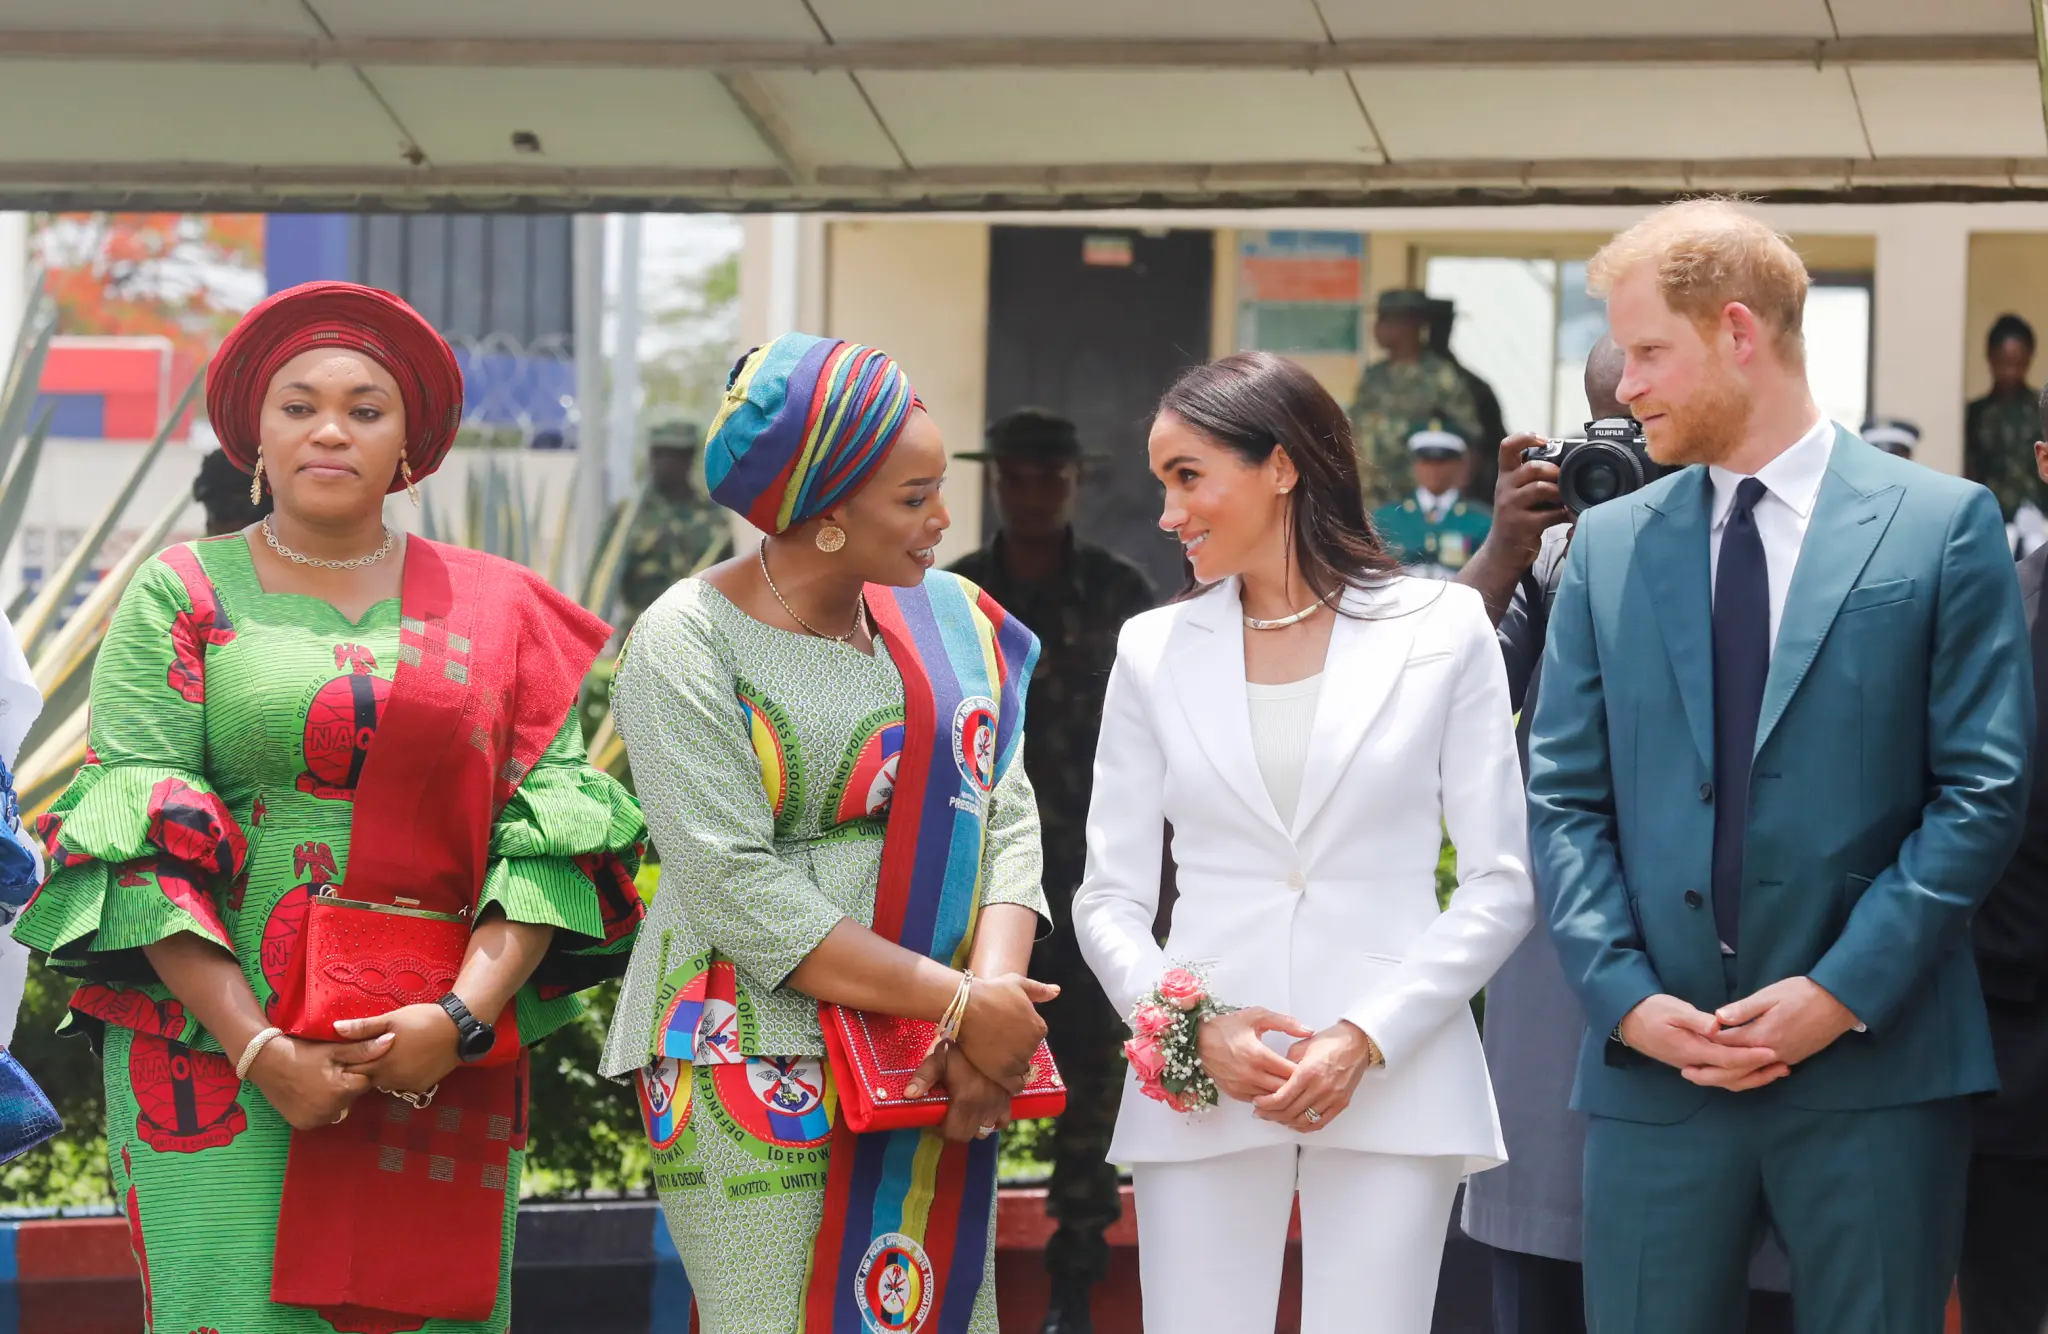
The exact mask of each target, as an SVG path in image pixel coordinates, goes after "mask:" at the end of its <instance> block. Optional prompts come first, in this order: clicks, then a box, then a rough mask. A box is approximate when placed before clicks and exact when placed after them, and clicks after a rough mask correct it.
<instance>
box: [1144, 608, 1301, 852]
mask: <svg viewBox="0 0 2048 1334" xmlns="http://www.w3.org/2000/svg"><path fill="white" fill-rule="evenodd" d="M1238 605H1239V604H1238V594H1237V581H1236V580H1235V579H1232V580H1230V581H1228V582H1227V583H1226V584H1225V585H1224V586H1223V587H1221V588H1218V589H1215V590H1214V591H1212V592H1208V593H1204V594H1202V595H1201V596H1200V597H1199V598H1197V599H1195V601H1194V602H1192V603H1191V604H1189V607H1188V614H1187V617H1186V619H1184V620H1183V621H1182V622H1181V628H1180V631H1179V633H1178V634H1177V635H1175V636H1174V640H1175V642H1173V643H1171V644H1169V645H1168V646H1167V653H1166V657H1167V661H1168V662H1169V663H1170V664H1171V668H1170V670H1171V672H1172V674H1173V683H1174V690H1175V694H1176V695H1178V696H1179V699H1180V706H1181V708H1182V709H1183V710H1184V711H1185V712H1186V713H1187V720H1188V730H1189V731H1190V732H1192V733H1193V734H1194V736H1195V740H1196V742H1197V743H1198V744H1200V746H1201V747H1202V751H1203V753H1204V754H1206V755H1207V756H1208V757H1209V763H1211V764H1213V765H1215V766H1216V771H1217V772H1218V773H1220V774H1221V775H1222V776H1223V781H1224V782H1225V783H1226V784H1227V785H1228V786H1229V787H1230V790H1231V791H1233V792H1235V793H1236V794H1237V797H1238V800H1240V801H1242V802H1243V803H1244V804H1245V805H1246V806H1248V807H1250V808H1251V810H1252V812H1253V813H1254V814H1255V815H1257V816H1258V817H1259V818H1260V819H1262V820H1264V821H1265V822H1266V823H1267V824H1269V825H1271V826H1272V827H1273V829H1274V830H1275V831H1277V832H1279V833H1281V834H1285V833H1286V832H1287V831H1286V827H1285V826H1283V825H1282V824H1281V823H1280V813H1279V812H1278V811H1277V810H1275V809H1274V807H1273V797H1272V794H1271V793H1269V792H1267V791H1266V780H1265V779H1264V778H1262V777H1261V776H1260V774H1259V761H1258V757H1257V756H1256V755H1254V754H1253V753H1252V714H1251V705H1250V703H1249V701H1248V700H1247V698H1246V696H1245V689H1244V633H1243V631H1242V630H1241V629H1240V628H1239V617H1238V613H1237V608H1238Z"/></svg>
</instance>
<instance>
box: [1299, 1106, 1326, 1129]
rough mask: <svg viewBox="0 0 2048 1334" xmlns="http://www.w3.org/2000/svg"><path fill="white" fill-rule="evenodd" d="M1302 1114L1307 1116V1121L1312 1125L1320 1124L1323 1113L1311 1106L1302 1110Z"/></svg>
mask: <svg viewBox="0 0 2048 1334" xmlns="http://www.w3.org/2000/svg"><path fill="white" fill-rule="evenodd" d="M1302 1115H1303V1116H1305V1117H1307V1118H1308V1123H1309V1124H1310V1125H1312V1126H1317V1125H1321V1124H1322V1123H1323V1114H1322V1113H1321V1112H1319V1111H1317V1110H1316V1109H1315V1108H1313V1107H1311V1108H1309V1109H1308V1110H1307V1111H1305V1112H1303V1113H1302Z"/></svg>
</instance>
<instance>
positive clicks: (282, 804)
mask: <svg viewBox="0 0 2048 1334" xmlns="http://www.w3.org/2000/svg"><path fill="white" fill-rule="evenodd" d="M400 636H401V612H400V602H399V600H398V599H396V598H394V599H391V600H389V601H386V602H382V603H379V604H378V605H376V606H374V607H372V608H371V609H370V610H369V611H368V612H367V613H366V614H365V615H364V616H363V618H362V619H361V620H360V621H350V620H349V619H348V618H347V617H346V616H344V615H343V614H342V613H341V612H340V611H338V610H336V609H335V608H334V607H333V606H332V605H330V604H328V603H326V602H324V601H321V600H318V599H316V598H310V597H304V596H298V595H294V594H283V593H266V592H264V591H263V589H262V588H261V586H260V585H259V584H258V582H257V579H256V575H255V569H254V566H253V563H252V561H251V558H250V552H249V547H248V544H247V542H246V540H245V539H243V538H242V537H240V536H235V537H230V538H223V539H218V540H214V541H208V542H200V543H194V544H190V545H188V546H181V547H174V548H172V549H170V550H168V551H166V552H164V553H162V554H161V555H159V556H157V557H154V558H152V559H151V560H150V561H149V563H148V564H147V565H145V566H144V567H143V568H142V570H141V571H140V573H139V574H138V575H137V577H136V580H135V583H134V584H133V586H131V587H130V588H129V590H128V591H127V593H126V595H125V596H124V597H123V598H122V600H121V605H120V609H119V611H118V613H117V614H116V616H115V618H114V624H113V627H112V629H111V630H110V632H109V633H108V636H107V638H106V641H105V644H104V646H103V647H102V648H101V650H100V654H99V660H98V663H97V666H96V668H95V671H94V674H93V682H92V724H91V744H92V753H91V756H90V757H89V761H88V763H87V765H86V766H85V767H84V768H82V769H81V770H80V771H79V774H78V776H77V778H76V779H75V780H74V781H73V782H72V784H71V786H70V788H69V789H68V790H67V791H66V792H65V793H64V795H63V796H62V797H61V798H60V799H59V800H58V801H57V803H56V805H55V806H54V807H53V808H52V810H51V812H50V814H49V815H48V816H46V817H45V818H44V821H43V822H42V825H41V833H42V835H43V837H44V838H45V840H46V843H47V846H48V848H49V851H50V854H51V868H52V869H51V874H50V877H49V879H48V881H47V882H46V883H45V885H44V886H43V888H42V890H41V891H40V892H39V894H38V895H37V897H36V898H35V899H34V900H33V901H32V902H31V904H30V905H29V907H28V908H27V909H26V910H25V911H24V913H23V915H22V917H21V919H20V921H19V922H18V923H17V924H16V926H15V928H14V934H15V936H16V937H17V938H18V939H20V940H22V941H24V942H26V943H27V944H29V945H30V946H32V947H34V948H36V949H39V950H43V951H46V952H47V953H49V954H50V956H51V958H52V961H53V963H55V964H56V965H58V966H59V967H63V968H66V969H70V970H74V971H76V972H78V973H80V974H81V975H82V976H83V977H84V978H85V979H86V981H85V984H84V985H83V986H82V987H80V989H79V990H78V992H77V994H76V995H75V996H74V997H73V998H72V1001H71V1014H70V1017H69V1018H68V1019H67V1021H66V1023H67V1026H76V1027H80V1028H83V1029H85V1030H86V1031H87V1032H88V1033H89V1034H90V1035H92V1036H94V1037H96V1038H99V1039H100V1040H101V1045H102V1051H103V1055H104V1063H105V1074H106V1100H107V1153H108V1158H109V1160H110V1165H111V1168H112V1171H113V1177H114V1185H115V1190H116V1192H117V1195H118V1196H119V1198H121V1200H122V1201H123V1202H124V1203H125V1205H126V1209H127V1214H128V1222H129V1229H130V1237H131V1240H132V1242H133V1245H134V1249H135V1254H136V1259H137V1261H138V1262H139V1264H140V1266H141V1269H142V1276H143V1289H144V1300H145V1303H146V1306H147V1322H148V1328H149V1329H150V1330H152V1331H159V1332H162V1334H187V1332H188V1331H194V1330H217V1331H219V1332H220V1334H259V1332H270V1331H278V1332H285V1331H289V1332H291V1334H297V1332H299V1331H308V1332H312V1331H318V1332H321V1334H325V1332H326V1331H329V1330H340V1331H348V1330H376V1331H378V1332H379V1334H385V1332H387V1331H396V1330H412V1329H426V1330H435V1331H456V1330H463V1331H470V1330H474V1331H494V1332H495V1331H503V1330H504V1329H506V1327H507V1324H508V1320H509V1308H510V1297H509V1288H510V1284H509V1276H510V1271H511V1262H512V1226H513V1220H514V1217H515V1216H516V1209H514V1208H510V1207H508V1208H506V1209H505V1210H504V1242H503V1251H502V1262H501V1270H500V1279H499V1286H498V1296H497V1302H496V1306H495V1309H494V1310H493V1311H492V1313H491V1315H490V1317H489V1319H487V1320H484V1321H481V1322H475V1321H470V1322H450V1321H444V1320H432V1321H429V1320H426V1319H425V1318H423V1317H399V1318H397V1319H393V1318H392V1317H391V1316H390V1315H389V1314H388V1313H374V1312H366V1311H361V1310H359V1309H347V1310H328V1311H316V1310H314V1309H310V1308H306V1307H298V1306H285V1305H279V1304H275V1303H273V1302H271V1300H270V1291H271V1275H272V1253H273V1247H274V1245H275V1241H276V1237H277V1230H278V1220H279V1201H280V1195H281V1191H282V1188H283V1181H284V1177H285V1168H286V1156H287V1149H288V1146H289V1143H290V1140H291V1134H292V1132H291V1130H290V1128H289V1127H288V1126H287V1125H286V1124H285V1122H284V1120H283V1119H282V1118H281V1117H280V1116H279V1115H278V1113H277V1112H276V1111H275V1110H274V1109H273V1108H272V1107H271V1105H270V1103H269V1102H268V1101H267V1100H266V1099H265V1098H264V1096H263V1095H262V1093H260V1092H259V1091H258V1090H257V1088H256V1086H255V1085H254V1084H253V1083H250V1084H243V1083H238V1081H237V1080H236V1079H235V1074H234V1068H233V1065H232V1063H231V1062H230V1061H229V1060H228V1058H227V1057H226V1056H224V1055H223V1054H222V1052H221V1047H220V1044H219V1043H218V1042H217V1041H216V1040H215V1039H214V1037H213V1035H212V1034H210V1033H208V1032H205V1031H204V1030H202V1029H201V1028H199V1026H198V1025H197V1023H196V1021H195V1020H194V1019H193V1018H192V1016H191V1015H190V1014H189V1013H188V1012H187V1011H186V1009H185V1007H184V1006H183V1005H181V1004H180V1003H179V1002H178V1000H177V999H176V998H175V997H173V996H172V995H171V994H170V992H169V990H168V989H167V988H165V987H164V986H163V985H161V984H160V983H158V982H157V981H156V980H155V978H154V975H153V974H152V972H151V970H150V967H149V964H148V962H147V960H146V958H145V956H144V955H143V953H142V947H143V946H145V945H148V944H151V943H152V942H155V941H160V940H163V939H164V938H166V937H168V936H170V935H173V934H175V933H177V932H181V931H185V932H191V933H194V934H196V935H199V936H202V937H205V938H207V939H210V940H214V941H218V942H219V943H221V944H222V945H224V946H226V947H227V948H229V949H230V950H232V951H233V953H234V955H235V957H236V958H237V959H238V960H239V961H240V962H241V966H242V972H243V975H244V976H245V977H246V978H247V979H248V982H249V986H250V987H251V988H252V989H253V990H254V992H255V994H256V998H257V1000H258V1001H259V1002H260V1003H262V1004H263V1005H264V1006H265V1009H266V1013H271V1012H273V1010H274V1006H275V1001H276V989H277V982H278V978H279V970H280V968H281V967H283V965H284V963H285V961H287V960H288V959H290V958H291V957H292V954H293V950H292V946H293V943H294V938H295V937H296V935H297V934H298V932H299V931H300V929H301V927H302V924H303V922H304V920H305V916H306V912H307V904H308V902H309V899H310V897H311V896H312V895H314V894H315V893H317V892H319V891H320V890H321V889H322V888H324V887H326V886H329V885H335V884H339V883H341V882H343V881H345V880H346V878H347V876H348V872H349V835H350V817H351V809H352V805H351V803H352V798H353V795H354V791H355V786H356V782H357V779H358V776H359V775H360V774H361V772H362V769H363V764H364V759H365V757H366V755H367V754H368V753H369V751H370V748H371V747H372V746H373V745H374V744H375V741H376V738H377V729H378V721H379V716H380V713H381V712H382V710H383V708H384V705H385V702H386V700H387V699H388V698H389V696H390V693H391V689H392V677H393V673H394V670H395V669H396V667H397V665H398V663H399V662H400V660H401V637H400ZM408 651H410V652H414V653H415V654H416V650H410V649H409V650H408ZM415 660H416V658H415ZM643 833H644V826H643V825H642V823H641V819H640V812H639V808H638V807H637V805H636V804H635V803H634V801H633V799H632V798H631V797H630V796H629V795H628V794H627V793H626V792H625V790H624V789H623V788H621V787H620V786H619V784H617V783H616V782H614V781H613V780H612V779H610V778H609V777H607V776H605V775H604V774H602V773H599V772H598V771H596V770H594V769H592V768H591V767H590V766H589V765H588V764H587V763H586V762H585V757H584V749H583V745H582V741H581V737H580V735H579V732H578V729H577V727H576V725H575V722H574V719H573V715H572V716H571V719H570V721H568V722H565V723H564V724H563V725H562V727H561V730H560V732H559V733H558V734H557V735H556V736H555V739H554V742H553V744H552V745H550V746H548V747H547V749H546V751H545V753H544V754H543V755H541V756H540V758H539V761H538V762H537V763H536V764H534V766H533V768H532V769H531V771H530V772H528V773H526V774H525V775H524V777H523V779H522V780H520V781H519V782H518V786H517V788H516V790H514V791H513V792H512V795H511V797H510V799H509V800H507V801H505V802H504V804H503V806H502V808H501V809H500V810H499V811H498V814H497V816H496V819H495V822H494V823H493V825H492V827H491V830H490V844H489V861H488V870H487V873H486V875H485V879H484V885H483V890H482V893H481V897H480V898H479V900H478V902H477V911H478V912H481V911H483V910H484V909H485V908H487V907H488V906H489V905H492V904H496V905H498V906H499V907H500V908H502V910H503V911H504V913H505V914H506V916H507V917H509V918H510V919H511V920H513V921H519V922H533V923H548V924H552V925H553V926H554V927H555V928H556V934H555V937H554V945H553V947H552V949H551V950H550V952H549V954H548V956H547V959H546V960H545V961H544V962H543V963H542V964H541V966H540V969H539V970H538V971H537V972H536V973H535V975H534V977H533V979H532V980H531V981H530V982H529V983H528V984H527V986H526V987H525V988H524V989H523V990H522V991H521V992H520V993H519V996H518V999H517V1007H518V1031H519V1033H520V1034H521V1036H522V1037H523V1038H524V1039H525V1040H526V1041H527V1042H529V1043H530V1042H532V1041H535V1040H537V1039H539V1038H541V1037H544V1036H546V1035H547V1034H548V1033H549V1032H551V1031H553V1030H554V1029H556V1028H558V1027H560V1026H561V1025H562V1024H563V1023H565V1022H566V1021H568V1020H569V1019H571V1018H572V1017H574V1016H575V1015H576V1014H577V1013H578V1012H579V1009H580V1004H581V1003H580V1002H579V1001H578V1000H577V998H576V997H575V995H574V994H573V990H574V989H575V988H578V987H583V986H588V985H590V984H592V983H593V982H595V981H597V980H599V979H601V978H603V977H605V976H609V975H613V974H616V973H618V972H620V971H622V970H623V968H624V966H625V963H626V959H627V951H628V950H629V949H630V947H631V945H632V930H633V925H634V923H635V922H636V921H637V917H638V913H639V908H638V903H637V899H635V898H633V897H632V895H631V889H630V875H631V872H632V871H633V869H634V868H635V867H636V866H637V852H636V849H637V847H638V845H639V843H640V841H641V839H642V837H643ZM622 887H623V888H622ZM622 896H623V899H624V900H625V901H622ZM384 1103H391V1104H392V1106H393V1107H394V1108H396V1107H398V1106H399V1104H397V1103H395V1102H392V1100H391V1099H389V1098H387V1097H386V1096H385V1095H383V1094H381V1093H377V1092H375V1091H372V1092H371V1093H369V1094H366V1095H365V1096H364V1098H363V1100H362V1102H361V1103H359V1104H358V1107H357V1115H358V1116H359V1117H360V1116H365V1115H368V1116H378V1115H381V1114H382V1112H383V1111H384V1109H383V1108H382V1107H381V1106H379V1104H384ZM516 1120H517V1122H518V1124H516V1125H514V1126H513V1127H511V1134H510V1147H511V1151H510V1155H509V1161H508V1163H507V1165H506V1169H505V1170H504V1171H503V1172H502V1177H503V1189H504V1191H505V1194H506V1196H507V1197H508V1199H509V1200H512V1201H516V1200H517V1198H518V1192H519V1176H520V1168H521V1166H522V1165H523V1162H524V1157H525V1154H524V1143H525V1130H526V1128H525V1125H524V1121H525V1116H524V1111H523V1101H522V1103H521V1111H520V1114H519V1115H518V1117H517V1118H516ZM315 1133H325V1132H315ZM496 1180H497V1178H496V1177H495V1176H494V1177H491V1178H489V1181H490V1182H491V1184H495V1182H496Z"/></svg>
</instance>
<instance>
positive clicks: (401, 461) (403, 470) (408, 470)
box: [398, 452, 420, 509]
mask: <svg viewBox="0 0 2048 1334" xmlns="http://www.w3.org/2000/svg"><path fill="white" fill-rule="evenodd" d="M398 473H399V475H400V476H401V477H403V478H405V494H406V495H407V496H408V497H410V498H411V500H412V507H413V508H414V509H418V508H419V507H420V488H419V486H418V484H417V483H415V482H414V481H413V480H412V460H411V459H409V458H407V457H406V456H405V455H404V453H403V452H401V453H400V454H399V456H398Z"/></svg>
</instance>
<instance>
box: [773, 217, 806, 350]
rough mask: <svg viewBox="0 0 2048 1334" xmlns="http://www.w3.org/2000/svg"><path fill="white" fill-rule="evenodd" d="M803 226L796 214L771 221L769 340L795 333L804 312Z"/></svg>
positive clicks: (774, 218)
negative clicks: (798, 320)
mask: <svg viewBox="0 0 2048 1334" xmlns="http://www.w3.org/2000/svg"><path fill="white" fill-rule="evenodd" d="M801 222H802V219H800V218H799V217H797V215H796V214H794V213H777V214H775V215H774V216H773V217H771V218H769V219H768V337H769V338H780V337H781V336H782V335H784V334H786V333H795V332H796V329H797V319H798V317H799V316H800V315H801V314H802V311H803V296H804V291H803V234H802V228H801V227H800V226H799V225H798V224H799V223H801ZM764 341H765V340H764Z"/></svg>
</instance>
